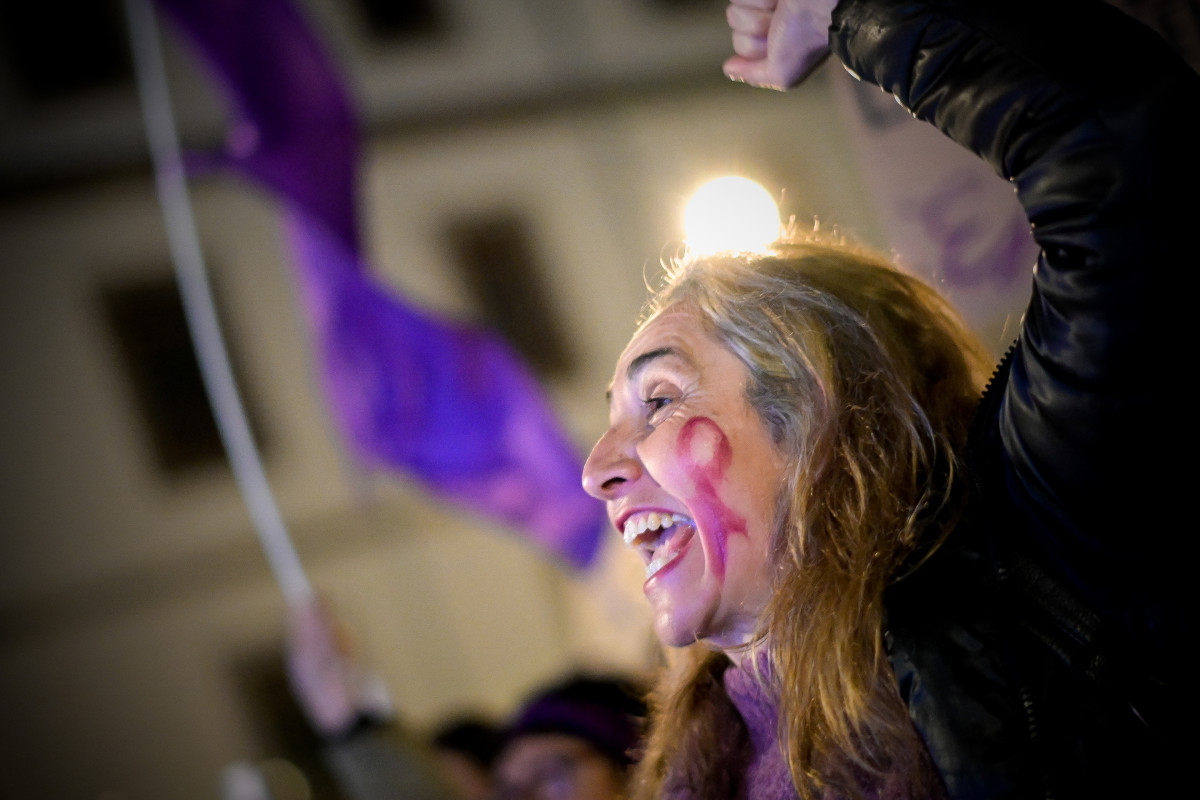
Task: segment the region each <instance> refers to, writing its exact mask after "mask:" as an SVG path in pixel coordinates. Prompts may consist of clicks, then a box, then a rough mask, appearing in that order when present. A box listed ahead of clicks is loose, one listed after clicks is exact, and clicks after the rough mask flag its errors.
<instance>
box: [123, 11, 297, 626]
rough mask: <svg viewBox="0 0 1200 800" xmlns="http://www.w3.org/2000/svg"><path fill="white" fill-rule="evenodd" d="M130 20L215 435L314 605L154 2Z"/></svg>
mask: <svg viewBox="0 0 1200 800" xmlns="http://www.w3.org/2000/svg"><path fill="white" fill-rule="evenodd" d="M125 14H126V18H127V20H128V22H129V32H130V40H131V42H132V47H133V56H134V66H135V69H136V72H137V82H138V91H139V94H140V96H141V101H142V114H143V116H144V118H145V122H146V135H147V138H148V140H149V144H150V156H151V159H152V161H153V164H154V174H155V182H156V184H157V187H158V196H159V203H160V204H161V206H162V212H163V220H164V222H165V224H166V230H167V240H168V243H169V246H170V249H171V258H172V260H173V261H174V264H175V275H176V278H177V280H178V282H179V291H180V294H181V296H182V299H183V307H184V312H185V314H186V316H187V321H188V326H189V328H190V330H191V333H192V339H193V341H194V343H195V348H196V355H197V358H198V360H199V363H200V371H201V374H202V375H203V376H204V385H205V387H206V389H207V391H208V396H209V400H210V401H211V403H212V406H213V413H214V414H215V415H216V421H217V428H218V430H219V431H220V433H221V439H222V441H223V442H224V443H225V450H226V452H227V453H228V455H229V461H230V464H231V466H232V467H233V474H234V477H235V478H236V480H237V482H238V485H239V487H240V488H241V492H242V497H243V499H244V500H245V503H246V506H247V507H248V509H249V511H250V516H251V518H252V520H253V521H254V525H255V529H256V531H257V533H258V538H259V541H260V543H261V544H262V548H263V550H264V552H265V553H266V556H267V560H268V561H269V562H270V565H271V569H272V570H273V571H274V573H275V579H276V580H277V581H278V583H279V586H280V588H281V589H282V590H283V595H284V597H285V598H286V599H287V600H288V602H289V603H292V604H296V603H299V602H303V601H306V600H308V599H309V598H311V596H312V586H311V584H310V583H309V581H308V577H307V576H306V575H305V573H304V567H303V566H302V565H301V563H300V559H299V557H298V556H297V554H296V550H295V547H294V546H293V544H292V540H291V538H290V537H289V536H288V532H287V529H286V527H285V526H284V523H283V518H282V517H281V515H280V513H279V508H278V506H277V505H276V503H275V498H274V495H273V494H272V493H271V488H270V486H269V484H268V483H267V478H266V474H265V472H264V470H263V466H262V461H261V459H260V458H259V454H258V450H257V449H256V447H255V443H254V439H253V437H252V436H251V434H250V426H249V424H248V422H247V419H246V411H245V407H244V406H243V405H242V402H241V399H240V397H239V396H238V390H237V384H236V382H235V381H234V377H233V370H232V368H231V367H230V364H229V356H228V353H227V351H226V349H225V345H224V341H223V340H222V337H221V329H220V325H219V323H218V321H217V314H216V309H215V306H214V304H213V297H212V291H211V289H210V287H209V283H208V276H207V274H206V272H205V266H204V257H203V255H202V253H201V249H200V242H199V238H198V237H197V235H196V226H195V219H194V217H193V214H192V207H191V201H190V200H189V198H188V187H187V176H186V174H185V171H184V164H183V156H182V154H181V151H180V146H179V137H178V135H177V133H176V130H175V122H174V117H173V114H172V110H171V98H170V93H169V92H168V89H167V77H166V69H165V67H164V66H163V59H162V49H161V47H160V45H159V40H158V28H157V25H156V22H155V18H154V10H153V9H152V8H151V5H150V2H149V0H125Z"/></svg>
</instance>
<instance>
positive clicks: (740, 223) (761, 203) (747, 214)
mask: <svg viewBox="0 0 1200 800" xmlns="http://www.w3.org/2000/svg"><path fill="white" fill-rule="evenodd" d="M683 227H684V231H685V235H686V237H687V244H688V249H689V250H690V251H692V252H694V253H716V252H720V251H724V250H740V251H745V250H749V251H762V250H766V249H767V246H768V245H770V244H771V243H772V242H774V241H775V240H777V239H778V238H779V207H778V206H777V205H776V204H775V199H774V198H773V197H771V195H770V193H769V192H768V191H767V190H766V189H764V188H763V187H762V186H760V185H759V184H757V183H755V182H754V181H752V180H750V179H749V178H741V177H738V176H736V175H730V176H727V177H724V178H716V179H715V180H711V181H709V182H708V183H706V184H704V185H703V186H701V187H700V188H699V189H697V190H696V193H695V194H693V195H692V198H691V199H690V200H688V204H687V207H686V208H685V209H684V212H683Z"/></svg>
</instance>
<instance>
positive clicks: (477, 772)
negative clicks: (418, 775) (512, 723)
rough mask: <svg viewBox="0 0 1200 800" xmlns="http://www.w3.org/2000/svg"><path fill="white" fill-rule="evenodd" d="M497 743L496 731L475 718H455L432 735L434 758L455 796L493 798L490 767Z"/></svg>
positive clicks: (476, 799) (475, 799) (479, 799)
mask: <svg viewBox="0 0 1200 800" xmlns="http://www.w3.org/2000/svg"><path fill="white" fill-rule="evenodd" d="M500 744H501V736H500V730H499V728H498V727H497V726H496V725H494V724H492V723H491V722H490V721H488V720H486V719H483V718H481V717H476V716H464V717H457V718H454V719H452V720H449V721H448V722H446V723H444V724H443V725H442V726H441V727H439V728H438V729H437V730H435V731H434V732H433V736H432V745H433V751H434V755H435V757H436V759H437V762H438V766H439V767H440V768H441V771H442V774H443V776H444V777H445V779H446V781H447V783H449V784H450V787H451V788H452V789H453V790H454V793H455V796H456V797H460V798H462V800H488V798H490V797H491V796H492V767H493V765H494V763H495V761H496V754H497V753H498V752H499V749H500Z"/></svg>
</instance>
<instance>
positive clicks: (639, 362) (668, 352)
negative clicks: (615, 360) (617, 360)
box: [625, 347, 682, 381]
mask: <svg viewBox="0 0 1200 800" xmlns="http://www.w3.org/2000/svg"><path fill="white" fill-rule="evenodd" d="M667 356H676V357H680V358H682V355H681V354H680V352H679V351H678V350H676V349H675V348H674V347H658V348H655V349H654V350H649V351H647V352H645V353H642V354H641V355H640V356H638V357H637V358H635V359H633V360H632V361H630V362H629V366H628V367H626V368H625V379H626V380H628V381H632V380H633V378H634V376H635V375H637V373H639V372H641V371H642V370H643V369H645V368H646V365H647V364H649V363H650V362H651V361H654V360H656V359H659V358H666V357H667Z"/></svg>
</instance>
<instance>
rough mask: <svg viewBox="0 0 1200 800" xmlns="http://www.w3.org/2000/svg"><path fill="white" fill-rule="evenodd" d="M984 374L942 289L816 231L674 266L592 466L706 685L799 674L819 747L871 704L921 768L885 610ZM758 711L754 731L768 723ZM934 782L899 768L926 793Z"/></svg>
mask: <svg viewBox="0 0 1200 800" xmlns="http://www.w3.org/2000/svg"><path fill="white" fill-rule="evenodd" d="M763 298H770V302H769V303H765V302H764V301H763ZM868 318H869V319H870V324H867V321H868ZM910 349H911V352H909V351H910ZM985 364H986V361H985V358H984V356H983V350H982V348H981V347H979V346H978V345H977V343H975V342H974V340H973V339H972V338H971V337H970V335H969V334H968V333H967V331H966V330H965V328H964V327H963V326H962V324H961V323H960V322H959V321H958V319H957V317H956V316H955V315H954V314H953V312H952V311H951V310H950V308H949V307H948V306H947V305H946V304H945V303H944V301H942V300H941V298H940V297H939V296H938V295H936V294H935V293H934V292H933V291H932V290H931V289H929V288H927V287H925V286H924V285H923V284H921V283H919V282H918V281H916V280H915V279H913V278H912V277H910V276H908V275H906V274H904V273H901V272H899V271H897V270H896V269H894V268H892V267H891V266H889V265H888V264H887V263H886V262H885V261H883V260H882V259H880V258H878V257H876V256H873V255H872V254H869V253H867V252H866V251H861V250H854V249H851V248H849V247H847V246H844V245H840V244H834V243H830V242H824V243H823V242H820V241H817V240H816V239H815V234H814V238H812V239H811V240H808V241H802V240H801V239H800V237H796V236H793V237H792V241H791V242H790V243H787V244H785V243H782V242H781V243H778V244H777V245H776V246H775V249H774V250H773V252H772V253H770V254H766V255H747V254H736V255H716V256H707V257H705V256H701V257H696V258H687V259H685V260H683V261H681V262H678V263H676V264H674V265H672V267H671V269H670V270H669V273H668V275H667V279H666V282H665V285H664V286H663V288H662V289H661V290H660V291H659V292H658V293H657V294H656V296H655V297H654V299H653V301H652V303H651V305H650V307H649V309H648V316H647V319H646V321H645V322H644V323H643V324H642V326H641V327H640V328H639V330H638V332H637V333H636V334H635V335H634V337H633V339H632V341H631V342H630V344H629V345H628V347H626V349H625V352H624V353H623V354H622V355H621V357H620V358H619V359H618V361H617V368H616V373H615V376H614V378H613V383H612V389H611V392H610V403H609V416H610V427H609V429H608V431H607V433H605V434H604V436H603V437H601V439H600V441H599V442H598V443H597V444H596V446H595V448H594V449H593V451H592V454H591V456H590V457H589V459H588V461H587V464H586V465H585V468H584V485H585V487H586V488H587V489H588V491H589V492H591V493H592V494H594V495H595V496H597V497H600V498H601V499H603V500H605V501H606V503H607V505H608V511H609V516H610V518H611V519H612V521H613V524H614V525H615V526H616V527H617V529H618V530H622V531H623V532H624V535H625V539H626V541H627V542H628V543H630V544H631V545H632V546H633V547H634V548H635V549H636V550H637V551H638V552H639V553H640V554H641V556H642V559H643V560H644V561H645V563H646V582H645V585H644V591H645V594H646V597H647V599H648V600H649V602H650V604H651V607H652V608H653V610H654V619H655V626H656V630H657V632H658V634H659V637H660V639H661V640H662V642H663V643H664V644H666V645H668V646H672V647H683V646H687V645H691V644H694V643H697V642H701V643H703V645H704V648H703V649H702V650H700V651H698V652H697V653H696V654H695V655H696V656H697V658H698V661H699V666H698V669H699V670H700V671H699V673H698V675H708V674H709V671H710V670H713V669H714V668H715V669H717V671H718V673H719V672H720V671H722V670H723V669H724V667H723V666H722V665H727V664H733V665H735V666H737V667H738V669H737V670H734V671H733V673H731V674H730V675H729V676H726V677H725V681H726V682H727V683H728V681H729V679H730V678H732V677H733V675H734V674H742V675H745V676H756V675H758V674H759V673H762V674H774V675H779V676H784V677H785V678H786V680H784V681H782V682H781V683H782V686H781V689H780V692H781V696H782V700H783V702H784V703H785V704H790V703H792V702H794V703H795V704H796V707H797V708H799V709H801V710H800V711H798V712H797V716H796V719H797V720H803V722H802V724H799V725H798V726H797V728H798V730H797V736H798V739H799V741H800V742H801V743H802V744H803V746H805V747H807V748H812V747H829V746H831V744H830V742H822V741H821V738H822V736H821V735H819V734H817V732H818V731H823V732H827V733H826V734H825V735H827V736H829V737H830V739H831V741H832V740H833V739H835V738H836V737H837V736H838V733H837V732H838V731H839V730H840V731H845V732H847V733H849V736H847V737H846V738H845V739H844V740H843V741H840V742H838V744H837V747H838V748H844V749H846V750H847V751H849V750H852V749H853V746H854V745H853V741H854V739H855V738H857V737H858V736H860V735H861V734H860V730H861V729H858V726H859V725H860V724H861V723H860V722H859V721H858V720H856V719H854V716H855V713H854V710H855V709H867V710H868V712H869V715H870V716H871V717H873V718H875V719H877V720H883V721H884V722H885V723H886V724H885V725H883V726H881V728H880V730H877V731H873V732H872V734H871V735H872V736H875V737H876V738H882V737H885V736H890V737H891V738H892V741H890V742H888V743H887V745H886V746H887V748H888V758H890V759H892V760H893V761H895V762H897V763H902V764H909V765H911V764H914V763H915V764H920V763H922V759H923V753H922V751H921V748H920V746H919V743H918V740H917V738H916V736H915V734H914V733H913V731H912V727H911V725H910V724H909V723H908V720H907V716H906V715H905V711H904V708H903V706H902V705H901V704H900V703H899V702H898V698H897V697H896V695H895V689H894V681H893V679H892V678H891V676H890V675H889V674H888V673H887V671H886V669H885V668H884V664H885V663H886V659H885V657H884V654H883V652H882V650H881V648H880V643H879V629H880V626H881V624H882V620H881V615H882V605H881V602H880V601H881V595H882V592H883V588H884V586H885V584H886V582H887V576H889V575H891V574H894V573H895V572H897V571H898V570H899V569H900V568H901V566H902V565H903V564H904V563H905V561H906V559H908V558H910V557H911V556H913V555H914V554H915V553H917V552H918V551H920V550H926V551H927V550H929V549H931V548H932V547H933V546H934V545H935V544H936V539H937V537H938V536H939V535H940V530H941V529H933V530H929V531H927V530H926V529H925V525H924V523H925V522H926V521H927V520H928V519H930V518H935V517H937V518H941V517H942V516H943V515H950V516H953V514H954V513H955V512H956V510H957V508H956V506H957V505H961V502H962V499H963V497H964V485H963V476H962V473H961V472H960V473H957V474H955V475H954V477H953V478H952V477H951V476H950V472H949V470H948V468H947V465H950V464H954V463H957V460H958V458H959V456H958V451H959V450H960V449H961V446H962V443H963V441H964V440H965V437H966V432H967V428H968V421H969V419H970V415H971V412H972V409H973V407H974V403H975V397H976V396H977V395H978V392H979V390H980V388H981V386H982V382H983V376H984V366H985ZM914 509H924V511H923V513H921V514H919V515H917V514H914V513H913V510H914ZM795 609H804V611H805V613H804V614H796V613H794V610H795ZM784 642H786V643H790V644H791V645H792V646H789V647H778V646H770V645H772V644H778V643H784ZM755 645H761V646H760V647H758V648H756V647H755ZM712 651H716V652H719V653H721V656H722V657H721V658H719V659H716V660H714V657H713V656H712V655H711V653H712ZM755 652H758V653H761V655H759V656H757V657H755V656H754V655H753V654H754V653H755ZM734 680H735V681H737V680H740V679H738V678H735V679H734ZM750 683H752V681H751V682H748V683H747V686H749V685H750ZM801 687H804V688H801ZM810 687H811V688H810ZM727 689H729V687H728V686H727ZM808 691H814V692H816V693H817V699H818V701H819V702H818V703H816V704H814V703H812V702H811V700H810V699H809V696H807V695H808ZM822 709H824V710H828V711H824V712H823V711H821V710H822ZM739 712H740V713H741V715H742V717H744V718H747V719H749V718H754V717H755V716H756V715H755V714H754V713H753V712H752V711H751V709H749V708H740V709H739ZM823 714H827V715H828V716H827V717H826V718H822V716H823ZM763 719H764V721H765V722H766V723H767V725H768V726H769V727H767V728H766V729H765V730H759V731H755V730H751V731H749V735H750V737H751V738H754V737H755V736H756V735H768V736H770V735H771V733H772V730H773V726H774V720H773V719H772V718H769V717H764V718H763ZM735 730H736V728H735ZM727 733H728V732H727V731H726V735H727ZM680 735H683V732H681V731H675V732H674V733H673V734H672V735H671V737H670V738H677V737H678V736H680ZM652 753H653V750H652ZM764 755H765V756H767V761H768V762H771V763H773V764H774V765H775V766H774V768H776V769H778V770H782V769H783V766H782V763H780V762H779V760H778V759H779V756H778V754H777V753H775V752H774V751H768V752H767V753H765V754H764ZM702 763H703V761H702V760H700V761H697V762H696V764H697V765H699V764H702ZM889 768H890V767H884V766H883V764H882V763H881V771H885V772H886V770H887V769H889ZM931 776H932V772H931V771H929V770H928V769H925V768H918V769H916V770H915V771H914V772H913V773H912V775H911V776H906V777H912V778H913V780H914V781H915V785H914V787H913V788H914V795H913V796H919V795H921V794H922V793H924V792H925V791H927V790H928V787H929V785H930V784H931V783H932V780H931ZM847 777H849V775H847ZM712 778H713V776H711V775H710V776H706V777H705V778H704V782H705V784H706V785H707V784H709V783H710V782H711V780H712Z"/></svg>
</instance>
